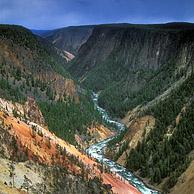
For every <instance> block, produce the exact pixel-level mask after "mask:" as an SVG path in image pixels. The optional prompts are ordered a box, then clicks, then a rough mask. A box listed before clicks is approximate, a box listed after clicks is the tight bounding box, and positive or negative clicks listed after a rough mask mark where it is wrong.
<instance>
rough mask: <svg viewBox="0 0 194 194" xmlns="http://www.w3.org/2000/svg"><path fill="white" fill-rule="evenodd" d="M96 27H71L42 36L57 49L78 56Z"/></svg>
mask: <svg viewBox="0 0 194 194" xmlns="http://www.w3.org/2000/svg"><path fill="white" fill-rule="evenodd" d="M93 28H94V26H70V27H65V28H60V29H56V30H53V31H52V33H51V32H50V31H49V32H48V33H44V35H43V36H42V34H40V35H41V36H42V37H45V38H46V40H47V41H49V42H50V43H52V44H53V45H54V46H55V47H56V48H58V49H60V50H62V51H66V52H69V53H72V54H73V55H76V54H77V52H78V50H79V48H80V47H81V45H82V44H84V43H85V42H86V41H87V40H88V38H89V36H90V35H91V33H92V30H93Z"/></svg>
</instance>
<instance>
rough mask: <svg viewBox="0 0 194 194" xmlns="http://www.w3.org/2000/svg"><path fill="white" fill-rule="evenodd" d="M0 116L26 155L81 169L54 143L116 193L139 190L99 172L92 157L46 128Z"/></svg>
mask: <svg viewBox="0 0 194 194" xmlns="http://www.w3.org/2000/svg"><path fill="white" fill-rule="evenodd" d="M0 119H1V120H2V121H3V123H4V125H6V126H8V130H9V133H10V134H11V135H13V136H14V137H16V139H17V142H18V144H19V147H20V149H24V150H27V151H28V157H29V159H36V160H38V161H39V162H41V163H44V164H47V165H52V164H60V165H63V166H64V167H66V168H67V169H68V170H69V171H71V172H73V173H76V174H80V173H81V169H80V168H79V167H78V166H76V165H75V164H72V162H71V161H69V159H68V157H66V155H64V156H63V157H61V156H59V155H58V151H57V150H58V149H57V147H59V146H60V148H63V149H65V152H66V153H67V154H68V155H73V156H74V157H75V158H77V159H78V160H79V161H81V162H82V163H83V164H84V166H85V168H86V169H87V170H88V172H89V176H90V177H91V178H92V177H95V176H98V177H100V178H102V180H103V183H105V184H110V185H111V186H112V190H113V192H114V193H119V194H139V193H140V192H139V191H138V190H137V189H136V188H135V187H134V186H132V185H131V184H129V183H128V182H127V181H123V180H121V178H120V177H119V176H118V175H113V174H111V173H101V171H100V164H99V163H97V162H96V161H95V160H94V159H92V158H89V157H88V156H87V155H86V154H84V153H82V152H81V151H79V150H78V149H76V148H75V146H73V145H70V144H69V143H67V142H65V141H63V140H62V139H60V138H58V137H56V136H55V135H54V134H53V133H51V132H50V131H49V130H48V129H45V128H43V127H41V126H39V125H37V124H35V123H32V122H31V123H25V122H24V121H21V120H19V119H17V118H14V117H13V116H10V115H5V114H4V113H3V112H0Z"/></svg>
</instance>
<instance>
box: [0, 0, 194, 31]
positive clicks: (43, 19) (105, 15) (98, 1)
mask: <svg viewBox="0 0 194 194" xmlns="http://www.w3.org/2000/svg"><path fill="white" fill-rule="evenodd" d="M171 21H187V22H194V0H0V23H6V24H20V25H23V26H26V27H28V28H31V29H54V28H58V27H64V26H70V25H85V24H100V23H120V22H126V23H164V22H171Z"/></svg>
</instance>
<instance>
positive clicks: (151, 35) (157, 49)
mask: <svg viewBox="0 0 194 194" xmlns="http://www.w3.org/2000/svg"><path fill="white" fill-rule="evenodd" d="M193 33H194V26H193V25H192V24H186V23H183V24H179V23H171V24H164V25H127V24H123V25H102V26H97V27H95V28H94V30H93V33H92V35H91V36H90V38H89V40H88V41H87V42H86V43H85V44H84V45H82V47H81V49H80V50H79V54H78V56H77V57H76V58H75V59H74V60H73V62H72V64H70V67H69V71H70V72H71V73H72V74H73V75H75V76H77V77H79V79H80V82H81V83H83V84H84V85H86V86H87V87H89V88H91V89H93V90H96V91H100V90H102V93H101V97H100V104H101V105H102V106H104V107H105V108H107V109H108V110H109V112H111V113H112V114H115V115H116V116H120V117H123V116H124V114H125V113H126V112H127V111H128V110H129V108H131V107H135V106H136V105H138V104H139V103H140V101H141V100H140V99H139V98H137V99H136V101H135V102H134V98H133V95H139V94H137V93H138V92H139V91H140V90H141V89H143V88H145V86H146V84H147V83H148V82H149V81H150V80H152V79H153V77H157V76H160V77H162V76H163V78H161V79H163V81H164V80H166V82H173V81H174V77H177V78H178V77H180V76H181V75H182V74H184V73H185V72H186V71H187V70H188V68H191V64H192V61H193V47H194V38H193ZM166 71H168V73H166ZM165 73H166V75H167V74H168V76H169V77H168V78H166V77H165ZM171 78H172V79H171ZM167 79H168V80H167ZM175 79H176V78H175ZM166 82H165V83H164V84H163V83H162V84H161V85H163V86H164V85H167V83H166ZM163 86H162V87H163ZM158 93H159V92H158ZM158 93H157V94H158ZM154 95H155V94H154ZM155 96H156V95H155ZM151 98H153V96H150V97H149V99H145V100H146V101H147V100H151ZM129 101H133V102H132V103H130V102H129ZM137 101H138V102H137ZM118 102H119V105H118ZM121 102H122V103H121ZM125 107H128V108H127V109H128V110H127V109H126V108H125Z"/></svg>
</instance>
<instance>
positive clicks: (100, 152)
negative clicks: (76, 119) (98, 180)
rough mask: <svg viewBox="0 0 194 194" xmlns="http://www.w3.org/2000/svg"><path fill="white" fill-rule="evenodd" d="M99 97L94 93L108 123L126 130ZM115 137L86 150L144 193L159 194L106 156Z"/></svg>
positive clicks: (95, 101)
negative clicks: (110, 114)
mask: <svg viewBox="0 0 194 194" xmlns="http://www.w3.org/2000/svg"><path fill="white" fill-rule="evenodd" d="M98 97H99V96H98V94H96V93H92V100H93V102H94V105H95V107H96V109H97V110H98V111H99V112H100V113H101V115H102V117H103V119H104V120H105V121H106V122H108V123H111V124H114V125H115V126H116V128H117V130H118V132H119V131H122V130H124V129H125V126H124V124H122V123H120V122H117V121H114V120H112V119H111V118H110V116H109V115H108V113H107V111H106V110H104V109H103V108H101V107H99V105H98ZM118 134H119V133H118ZM113 138H115V137H111V138H108V139H105V140H103V141H101V142H98V143H96V144H93V145H91V146H90V147H89V148H88V149H87V150H86V152H87V153H88V154H89V155H90V156H92V157H93V158H95V159H97V160H98V161H99V162H101V163H103V164H104V165H106V166H108V167H109V168H110V171H111V172H115V173H117V174H118V175H120V176H121V177H122V178H124V179H125V180H126V181H128V182H129V183H130V184H132V185H133V186H134V187H136V188H137V189H138V190H139V191H140V192H141V193H142V194H158V193H159V192H158V191H155V190H152V189H150V188H149V187H147V186H146V185H145V184H144V183H143V182H142V181H141V180H140V179H139V178H137V177H136V176H135V175H134V174H133V173H131V172H130V171H128V170H127V169H126V168H124V167H123V166H121V165H119V164H117V163H116V162H114V161H112V160H110V159H108V158H106V157H105V156H104V149H105V147H106V146H107V144H108V142H109V141H110V140H112V139H113Z"/></svg>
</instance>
